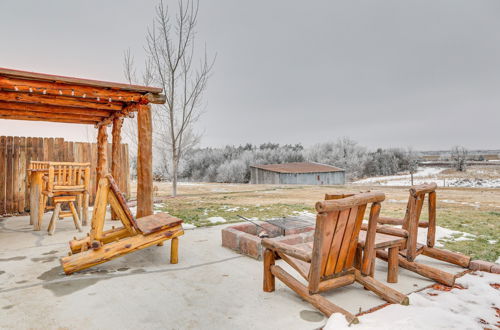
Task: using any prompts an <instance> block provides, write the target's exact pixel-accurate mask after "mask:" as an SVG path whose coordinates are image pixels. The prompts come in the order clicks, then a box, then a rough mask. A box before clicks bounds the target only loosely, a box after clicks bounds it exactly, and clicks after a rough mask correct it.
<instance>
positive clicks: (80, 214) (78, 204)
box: [75, 194, 83, 220]
mask: <svg viewBox="0 0 500 330" xmlns="http://www.w3.org/2000/svg"><path fill="white" fill-rule="evenodd" d="M82 204H83V195H82V194H80V195H78V196H77V197H76V205H75V206H76V210H77V211H78V218H80V220H81V219H83V212H82V210H83V205H82Z"/></svg>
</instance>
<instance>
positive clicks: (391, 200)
mask: <svg viewBox="0 0 500 330" xmlns="http://www.w3.org/2000/svg"><path fill="white" fill-rule="evenodd" d="M387 202H389V203H405V204H406V203H408V200H407V199H388V200H387Z"/></svg>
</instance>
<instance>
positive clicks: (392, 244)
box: [356, 230, 405, 283]
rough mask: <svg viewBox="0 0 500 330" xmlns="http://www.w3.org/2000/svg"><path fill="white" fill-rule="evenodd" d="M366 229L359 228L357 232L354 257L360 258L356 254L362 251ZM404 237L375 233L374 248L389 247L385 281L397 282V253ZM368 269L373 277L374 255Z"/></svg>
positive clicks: (382, 248) (383, 248)
mask: <svg viewBox="0 0 500 330" xmlns="http://www.w3.org/2000/svg"><path fill="white" fill-rule="evenodd" d="M365 238H366V231H364V230H361V231H360V232H359V240H358V249H357V251H356V255H357V256H356V259H357V260H361V259H360V257H361V256H359V255H358V254H360V252H361V251H362V248H364V246H365ZM404 242H405V239H404V238H402V237H396V236H392V235H385V234H381V233H377V235H375V250H385V249H389V257H388V263H387V283H397V282H398V272H399V260H398V254H399V249H400V247H401V246H402V245H403V244H404ZM373 259H374V260H373V261H372V264H371V270H370V276H371V277H373V275H374V273H375V259H376V258H375V257H374V258H373Z"/></svg>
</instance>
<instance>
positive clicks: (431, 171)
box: [353, 167, 500, 188]
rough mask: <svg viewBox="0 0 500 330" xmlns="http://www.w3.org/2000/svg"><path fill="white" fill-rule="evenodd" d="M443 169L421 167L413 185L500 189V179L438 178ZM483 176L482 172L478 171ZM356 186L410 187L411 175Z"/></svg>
mask: <svg viewBox="0 0 500 330" xmlns="http://www.w3.org/2000/svg"><path fill="white" fill-rule="evenodd" d="M444 170H445V168H441V167H419V168H418V170H417V172H416V173H415V174H413V178H414V180H413V184H415V185H417V184H422V183H426V182H427V183H430V182H435V183H436V184H437V185H438V186H439V187H468V188H500V178H494V179H480V178H438V177H437V175H438V174H439V173H441V172H443V171H444ZM476 173H477V174H481V173H480V171H476ZM353 183H354V184H379V185H382V186H410V185H411V176H410V174H404V175H389V176H376V177H371V178H366V179H362V180H358V181H355V182H353Z"/></svg>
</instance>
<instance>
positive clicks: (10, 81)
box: [0, 77, 158, 102]
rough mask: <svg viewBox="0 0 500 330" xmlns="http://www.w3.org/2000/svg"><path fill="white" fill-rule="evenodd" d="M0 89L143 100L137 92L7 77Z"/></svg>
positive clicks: (107, 98)
mask: <svg viewBox="0 0 500 330" xmlns="http://www.w3.org/2000/svg"><path fill="white" fill-rule="evenodd" d="M0 88H2V89H4V90H9V91H17V92H24V93H37V94H42V95H60V96H67V97H75V98H86V99H97V98H99V99H102V100H105V101H109V99H111V100H113V101H120V102H139V101H140V100H141V99H142V98H143V95H142V94H141V93H137V92H129V91H119V90H112V89H103V88H96V87H88V86H79V85H72V84H69V85H68V84H61V83H57V82H47V81H35V80H25V79H16V78H8V77H0ZM151 95H153V97H152V99H155V97H154V96H157V95H158V94H151Z"/></svg>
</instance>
